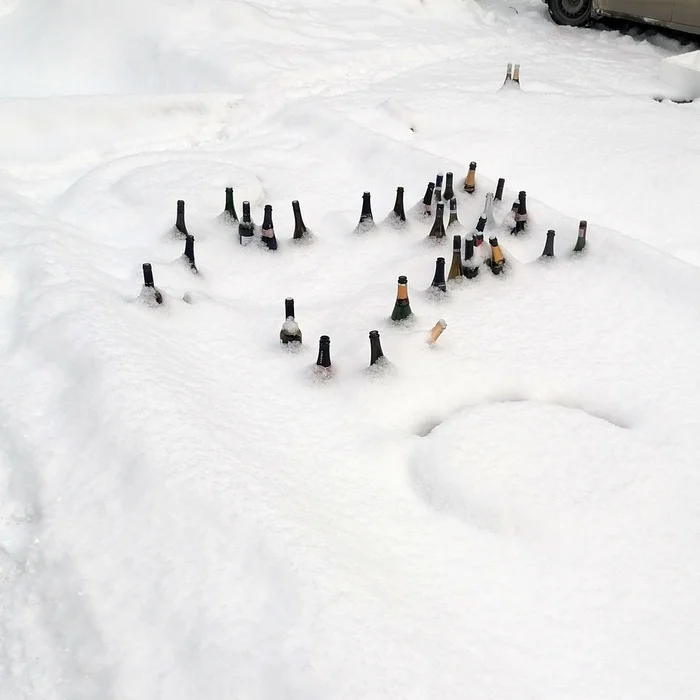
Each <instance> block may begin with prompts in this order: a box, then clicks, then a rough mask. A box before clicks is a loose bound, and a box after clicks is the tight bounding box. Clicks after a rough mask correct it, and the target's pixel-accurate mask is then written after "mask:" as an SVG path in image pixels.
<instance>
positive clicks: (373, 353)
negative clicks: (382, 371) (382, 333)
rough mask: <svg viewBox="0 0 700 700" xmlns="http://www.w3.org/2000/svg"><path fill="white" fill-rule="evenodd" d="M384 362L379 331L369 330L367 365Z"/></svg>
mask: <svg viewBox="0 0 700 700" xmlns="http://www.w3.org/2000/svg"><path fill="white" fill-rule="evenodd" d="M384 362H386V359H385V357H384V351H383V350H382V343H381V341H380V339H379V331H370V332H369V366H370V367H371V366H372V365H376V364H377V363H379V364H383V363H384Z"/></svg>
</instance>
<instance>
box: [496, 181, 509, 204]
mask: <svg viewBox="0 0 700 700" xmlns="http://www.w3.org/2000/svg"><path fill="white" fill-rule="evenodd" d="M505 186H506V179H505V178H504V177H499V178H498V184H497V185H496V194H494V195H493V198H494V199H495V200H496V201H497V202H500V201H502V200H503V189H504V188H505Z"/></svg>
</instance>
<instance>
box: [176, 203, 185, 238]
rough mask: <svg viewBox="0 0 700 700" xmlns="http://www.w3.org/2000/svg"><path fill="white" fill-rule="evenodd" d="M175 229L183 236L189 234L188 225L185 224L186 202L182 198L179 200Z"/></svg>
mask: <svg viewBox="0 0 700 700" xmlns="http://www.w3.org/2000/svg"><path fill="white" fill-rule="evenodd" d="M175 230H176V231H177V232H178V233H179V234H180V236H181V237H184V236H186V235H187V226H185V202H184V200H182V199H178V200H177V216H176V217H175Z"/></svg>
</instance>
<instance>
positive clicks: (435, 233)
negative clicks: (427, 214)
mask: <svg viewBox="0 0 700 700" xmlns="http://www.w3.org/2000/svg"><path fill="white" fill-rule="evenodd" d="M444 237H445V203H444V202H438V203H437V204H436V205H435V221H433V227H432V228H431V229H430V233H429V234H428V238H432V239H433V240H441V239H443V238H444Z"/></svg>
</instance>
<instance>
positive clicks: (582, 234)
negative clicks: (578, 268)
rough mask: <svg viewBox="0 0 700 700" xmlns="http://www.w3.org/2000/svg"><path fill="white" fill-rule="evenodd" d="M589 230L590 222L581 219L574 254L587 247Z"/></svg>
mask: <svg viewBox="0 0 700 700" xmlns="http://www.w3.org/2000/svg"><path fill="white" fill-rule="evenodd" d="M587 230H588V222H587V221H586V220H585V219H581V221H580V222H579V225H578V238H577V239H576V245H575V246H574V250H573V252H574V253H580V252H581V251H582V250H583V249H584V248H585V247H586V231H587Z"/></svg>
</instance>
